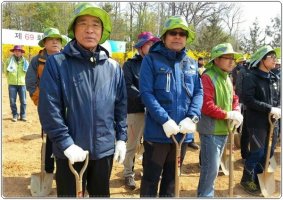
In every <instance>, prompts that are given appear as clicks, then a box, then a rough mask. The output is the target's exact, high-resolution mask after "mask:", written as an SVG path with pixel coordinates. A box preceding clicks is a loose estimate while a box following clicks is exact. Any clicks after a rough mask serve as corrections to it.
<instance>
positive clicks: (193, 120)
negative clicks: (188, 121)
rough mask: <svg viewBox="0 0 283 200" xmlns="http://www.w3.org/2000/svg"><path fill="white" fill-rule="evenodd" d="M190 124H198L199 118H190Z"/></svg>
mask: <svg viewBox="0 0 283 200" xmlns="http://www.w3.org/2000/svg"><path fill="white" fill-rule="evenodd" d="M192 122H194V123H195V124H197V123H198V122H199V118H198V117H197V116H193V117H192Z"/></svg>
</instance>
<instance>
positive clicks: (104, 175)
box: [56, 155, 113, 198]
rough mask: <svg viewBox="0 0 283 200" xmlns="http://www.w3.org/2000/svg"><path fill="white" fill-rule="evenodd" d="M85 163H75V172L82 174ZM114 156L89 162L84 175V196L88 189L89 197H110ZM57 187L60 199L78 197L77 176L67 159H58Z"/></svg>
mask: <svg viewBox="0 0 283 200" xmlns="http://www.w3.org/2000/svg"><path fill="white" fill-rule="evenodd" d="M83 165H84V162H76V163H74V165H73V166H74V168H75V170H77V171H78V173H79V172H80V170H81V169H82V167H83ZM112 165H113V155H111V156H107V157H104V158H102V159H99V160H89V163H88V166H87V169H86V171H85V173H84V175H83V194H84V193H85V189H87V191H88V194H89V197H110V175H111V170H112ZM56 185H57V196H58V197H64V198H68V197H76V181H75V176H74V175H73V173H72V172H71V170H70V168H69V164H68V160H67V159H58V158H56Z"/></svg>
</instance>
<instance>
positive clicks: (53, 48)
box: [44, 37, 62, 55]
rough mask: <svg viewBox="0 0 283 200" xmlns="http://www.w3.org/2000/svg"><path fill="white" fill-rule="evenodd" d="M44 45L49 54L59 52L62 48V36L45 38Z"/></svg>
mask: <svg viewBox="0 0 283 200" xmlns="http://www.w3.org/2000/svg"><path fill="white" fill-rule="evenodd" d="M44 47H45V49H46V51H47V53H48V54H49V55H52V54H54V53H58V52H59V51H60V50H61V49H62V40H61V38H50V37H48V38H45V40H44Z"/></svg>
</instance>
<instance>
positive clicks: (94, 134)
mask: <svg viewBox="0 0 283 200" xmlns="http://www.w3.org/2000/svg"><path fill="white" fill-rule="evenodd" d="M111 29H112V25H111V21H110V17H109V15H108V13H107V12H106V11H104V10H102V9H101V8H98V7H96V6H93V5H92V4H90V3H79V4H77V6H76V8H75V10H74V17H73V19H72V21H71V23H70V25H69V28H68V36H69V37H70V38H72V41H70V42H69V43H68V45H67V46H66V47H65V48H64V50H63V51H62V52H61V53H58V54H55V55H51V56H49V57H48V59H47V62H46V65H45V68H44V71H43V75H42V78H41V81H40V96H39V106H38V109H39V110H38V112H39V117H40V122H41V125H42V127H43V130H44V131H45V132H46V133H47V134H48V137H49V138H50V140H51V141H52V143H53V152H54V155H55V157H56V166H57V171H56V184H57V195H58V196H59V197H75V195H76V186H75V178H74V175H73V174H72V172H71V171H70V169H69V166H68V160H69V161H70V162H71V163H72V164H74V168H75V169H76V170H78V171H79V170H80V169H81V168H82V166H83V164H84V163H83V162H82V161H84V160H85V158H86V155H87V151H88V152H89V164H88V166H87V169H86V172H85V174H84V177H83V190H84V189H85V186H86V183H87V190H88V193H89V196H90V197H109V196H110V189H109V180H110V175H111V170H112V165H113V159H114V160H117V161H118V162H119V163H122V162H123V160H124V158H125V154H126V143H125V142H126V140H127V134H126V127H127V125H126V117H127V91H126V85H125V80H124V75H123V71H122V69H121V68H120V66H119V64H118V63H117V62H116V61H114V60H113V59H111V58H109V53H108V52H107V50H106V49H104V48H103V47H102V46H100V45H99V44H102V43H104V42H105V40H106V39H108V38H109V35H110V33H111ZM115 143H116V147H115ZM114 152H115V154H114ZM113 157H114V158H113Z"/></svg>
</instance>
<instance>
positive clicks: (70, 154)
mask: <svg viewBox="0 0 283 200" xmlns="http://www.w3.org/2000/svg"><path fill="white" fill-rule="evenodd" d="M64 154H65V156H66V157H67V158H68V159H69V160H70V162H71V164H74V163H75V162H82V161H84V160H85V158H86V155H87V151H84V150H83V149H82V148H81V147H79V146H77V145H75V144H72V145H71V146H69V147H68V148H67V149H66V150H65V151H64Z"/></svg>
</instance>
